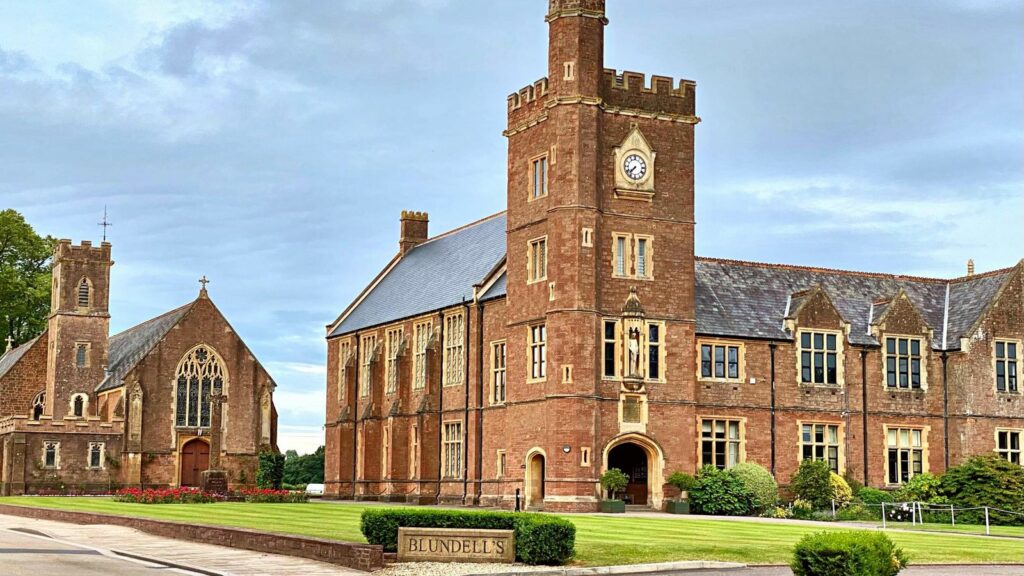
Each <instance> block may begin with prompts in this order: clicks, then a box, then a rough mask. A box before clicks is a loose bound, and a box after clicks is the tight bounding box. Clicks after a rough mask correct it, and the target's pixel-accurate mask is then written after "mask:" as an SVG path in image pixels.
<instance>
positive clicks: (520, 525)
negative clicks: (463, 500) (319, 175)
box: [360, 508, 576, 564]
mask: <svg viewBox="0 0 1024 576" xmlns="http://www.w3.org/2000/svg"><path fill="white" fill-rule="evenodd" d="M400 526H402V527H416V528H462V529H469V530H513V531H515V540H516V560H518V561H520V562H525V563H527V564H564V563H565V562H567V561H568V560H569V559H570V558H572V555H573V553H574V547H575V543H576V526H575V525H574V524H573V523H572V522H569V521H568V520H565V519H563V518H558V517H557V516H547V515H543V514H531V513H512V512H487V511H475V510H436V509H418V508H372V509H369V510H364V511H363V515H362V518H361V519H360V529H361V530H362V532H363V536H365V537H366V541H367V542H369V543H370V544H379V545H381V546H383V547H384V551H385V552H396V551H397V550H398V528H399V527H400Z"/></svg>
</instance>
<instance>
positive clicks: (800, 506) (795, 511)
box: [789, 498, 814, 520]
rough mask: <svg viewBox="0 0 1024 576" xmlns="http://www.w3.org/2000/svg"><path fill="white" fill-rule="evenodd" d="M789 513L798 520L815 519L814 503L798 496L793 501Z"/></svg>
mask: <svg viewBox="0 0 1024 576" xmlns="http://www.w3.org/2000/svg"><path fill="white" fill-rule="evenodd" d="M789 515H790V516H792V517H793V518H796V519H798V520H813V519H814V505H813V504H811V503H810V502H808V501H807V500H801V499H799V498H797V499H796V500H794V501H793V505H792V506H790V507H789Z"/></svg>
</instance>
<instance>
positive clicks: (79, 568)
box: [0, 530, 195, 576]
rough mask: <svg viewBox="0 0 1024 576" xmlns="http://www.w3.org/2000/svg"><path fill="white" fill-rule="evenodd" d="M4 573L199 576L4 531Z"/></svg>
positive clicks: (0, 543) (0, 533) (0, 534)
mask: <svg viewBox="0 0 1024 576" xmlns="http://www.w3.org/2000/svg"><path fill="white" fill-rule="evenodd" d="M0 566H2V568H0V572H2V573H3V574H4V575H5V576H41V575H44V574H66V575H69V576H70V575H72V574H73V575H74V576H156V575H157V574H175V575H180V574H195V573H194V572H185V571H182V570H177V569H173V568H168V567H166V566H159V565H156V564H149V563H145V562H139V561H135V560H130V559H126V558H120V557H116V556H113V555H112V554H109V555H108V554H104V553H101V552H99V551H98V550H94V549H92V548H84V547H80V546H74V545H71V544H67V543H64V542H61V541H57V540H53V539H51V538H46V537H42V536H35V535H30V534H24V533H19V532H16V531H13V530H0Z"/></svg>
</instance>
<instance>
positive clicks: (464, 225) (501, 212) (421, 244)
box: [414, 210, 508, 249]
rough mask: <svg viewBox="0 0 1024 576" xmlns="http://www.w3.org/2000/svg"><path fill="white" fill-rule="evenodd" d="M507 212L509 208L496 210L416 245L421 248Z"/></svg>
mask: <svg viewBox="0 0 1024 576" xmlns="http://www.w3.org/2000/svg"><path fill="white" fill-rule="evenodd" d="M507 212H508V210H502V211H500V212H495V213H494V214H491V215H490V216H484V217H483V218H480V219H479V220H474V221H472V222H469V223H468V224H463V225H462V226H459V227H457V228H452V229H451V230H448V231H445V232H442V233H440V234H438V235H437V236H432V237H430V238H427V239H426V240H424V241H423V242H420V243H419V244H417V245H416V246H415V248H419V247H420V246H423V245H424V244H429V243H431V242H433V241H434V240H440V239H441V238H444V237H446V236H451V235H452V234H455V233H457V232H461V231H463V230H465V229H467V228H472V227H473V226H476V225H477V224H483V223H484V222H487V221H489V220H493V219H494V218H497V217H498V216H501V215H503V214H506V213H507ZM415 248H414V249H415Z"/></svg>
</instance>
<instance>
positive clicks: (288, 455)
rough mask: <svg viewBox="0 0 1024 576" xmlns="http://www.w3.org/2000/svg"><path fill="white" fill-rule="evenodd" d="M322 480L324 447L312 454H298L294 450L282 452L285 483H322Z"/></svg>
mask: <svg viewBox="0 0 1024 576" xmlns="http://www.w3.org/2000/svg"><path fill="white" fill-rule="evenodd" d="M323 481H324V447H323V446H320V447H319V448H317V449H316V451H315V452H313V453H312V454H303V455H301V456H300V455H299V453H298V452H296V451H295V450H288V451H287V452H285V453H284V483H285V484H322V483H323Z"/></svg>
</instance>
